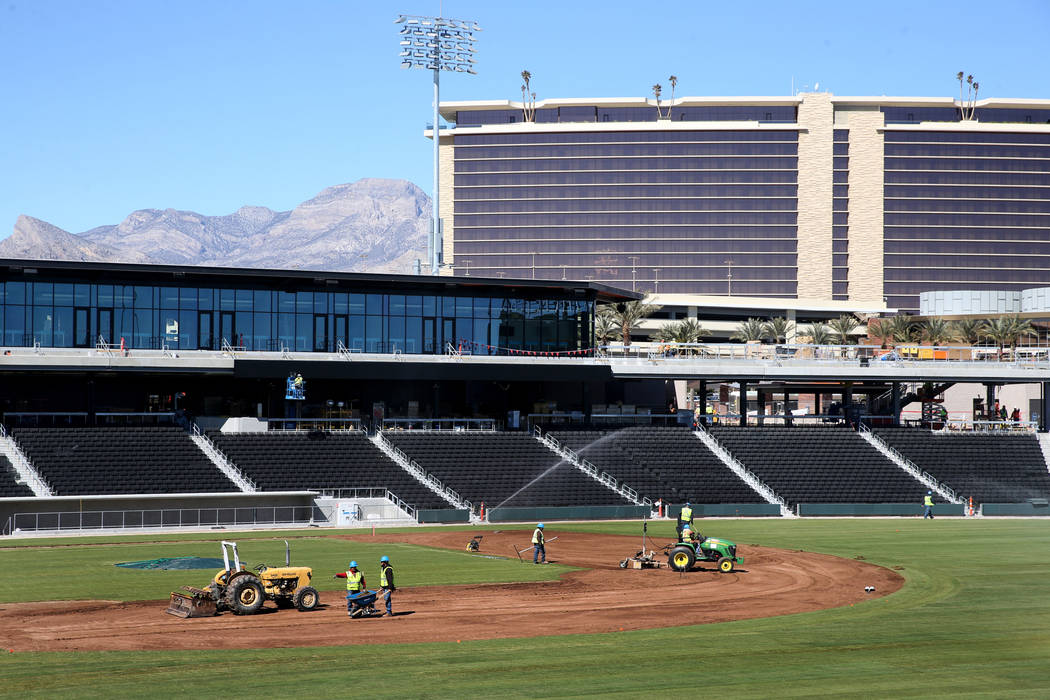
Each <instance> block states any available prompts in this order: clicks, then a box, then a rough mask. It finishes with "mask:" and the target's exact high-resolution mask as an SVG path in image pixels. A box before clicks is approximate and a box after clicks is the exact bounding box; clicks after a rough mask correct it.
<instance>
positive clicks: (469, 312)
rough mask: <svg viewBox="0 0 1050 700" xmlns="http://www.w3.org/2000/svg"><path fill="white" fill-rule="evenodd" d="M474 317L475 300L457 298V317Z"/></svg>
mask: <svg viewBox="0 0 1050 700" xmlns="http://www.w3.org/2000/svg"><path fill="white" fill-rule="evenodd" d="M473 315H474V299H473V298H472V297H456V316H459V317H460V318H471V317H472V316H473Z"/></svg>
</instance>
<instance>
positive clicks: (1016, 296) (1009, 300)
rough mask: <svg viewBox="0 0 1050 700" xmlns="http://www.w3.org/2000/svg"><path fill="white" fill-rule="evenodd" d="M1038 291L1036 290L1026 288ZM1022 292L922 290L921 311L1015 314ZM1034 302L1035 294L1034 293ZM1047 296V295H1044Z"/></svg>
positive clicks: (939, 314)
mask: <svg viewBox="0 0 1050 700" xmlns="http://www.w3.org/2000/svg"><path fill="white" fill-rule="evenodd" d="M1028 291H1033V292H1034V291H1036V290H1025V292H1028ZM1021 294H1022V292H1007V291H1003V290H994V289H990V290H977V289H958V290H947V291H936V292H922V293H921V294H920V295H919V313H920V314H922V315H923V316H943V315H950V314H989V315H991V314H1013V313H1018V312H1019V311H1021ZM1032 298H1033V303H1035V302H1034V299H1035V296H1034V295H1033V297H1032ZM1044 298H1045V297H1044Z"/></svg>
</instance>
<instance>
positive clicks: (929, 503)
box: [922, 496, 933, 506]
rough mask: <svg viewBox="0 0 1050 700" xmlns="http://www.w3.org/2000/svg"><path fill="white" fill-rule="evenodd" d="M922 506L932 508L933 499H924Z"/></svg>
mask: <svg viewBox="0 0 1050 700" xmlns="http://www.w3.org/2000/svg"><path fill="white" fill-rule="evenodd" d="M922 504H923V505H924V506H932V505H933V499H932V498H931V497H929V496H926V497H924V498H923V499H922Z"/></svg>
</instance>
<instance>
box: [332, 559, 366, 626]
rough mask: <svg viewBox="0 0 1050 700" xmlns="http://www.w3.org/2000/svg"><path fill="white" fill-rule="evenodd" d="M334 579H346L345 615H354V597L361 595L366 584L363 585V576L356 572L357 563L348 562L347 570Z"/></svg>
mask: <svg viewBox="0 0 1050 700" xmlns="http://www.w3.org/2000/svg"><path fill="white" fill-rule="evenodd" d="M334 578H345V579H346V614H347V615H351V616H352V615H353V614H354V607H355V604H354V600H353V599H354V596H356V595H358V594H359V593H362V592H363V591H364V590H365V588H366V586H367V584H366V583H365V575H364V574H363V573H361V572H360V571H358V570H357V562H356V561H352V562H350V564H349V566H348V567H347V570H346V571H344V572H341V573H338V574H336V575H335V577H334Z"/></svg>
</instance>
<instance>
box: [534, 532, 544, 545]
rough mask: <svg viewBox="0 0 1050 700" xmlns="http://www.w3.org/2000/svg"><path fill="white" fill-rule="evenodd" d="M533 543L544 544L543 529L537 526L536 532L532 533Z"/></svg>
mask: <svg viewBox="0 0 1050 700" xmlns="http://www.w3.org/2000/svg"><path fill="white" fill-rule="evenodd" d="M532 543H533V544H543V530H541V529H539V528H536V532H534V533H532Z"/></svg>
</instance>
